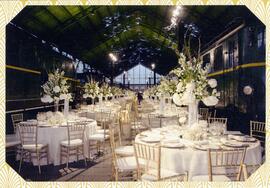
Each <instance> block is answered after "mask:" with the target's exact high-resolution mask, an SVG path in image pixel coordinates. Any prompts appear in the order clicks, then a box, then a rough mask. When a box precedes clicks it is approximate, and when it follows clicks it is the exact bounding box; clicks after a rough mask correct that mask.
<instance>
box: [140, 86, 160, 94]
mask: <svg viewBox="0 0 270 188" xmlns="http://www.w3.org/2000/svg"><path fill="white" fill-rule="evenodd" d="M144 95H145V96H160V95H161V92H160V91H159V90H158V86H153V87H150V88H148V89H147V90H145V91H144Z"/></svg>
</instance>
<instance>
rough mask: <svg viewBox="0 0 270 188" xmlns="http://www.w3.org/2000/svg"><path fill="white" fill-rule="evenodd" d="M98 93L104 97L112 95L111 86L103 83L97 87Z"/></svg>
mask: <svg viewBox="0 0 270 188" xmlns="http://www.w3.org/2000/svg"><path fill="white" fill-rule="evenodd" d="M99 93H100V94H102V95H103V96H104V97H110V96H112V92H111V87H110V86H109V85H108V84H107V83H104V84H102V85H101V87H100V88H99Z"/></svg>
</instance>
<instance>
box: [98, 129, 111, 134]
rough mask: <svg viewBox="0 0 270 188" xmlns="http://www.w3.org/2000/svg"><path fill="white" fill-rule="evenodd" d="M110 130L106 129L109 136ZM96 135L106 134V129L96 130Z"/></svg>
mask: <svg viewBox="0 0 270 188" xmlns="http://www.w3.org/2000/svg"><path fill="white" fill-rule="evenodd" d="M109 132H110V131H109V129H105V134H109ZM96 134H104V129H99V130H96Z"/></svg>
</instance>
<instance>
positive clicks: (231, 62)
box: [227, 41, 235, 68]
mask: <svg viewBox="0 0 270 188" xmlns="http://www.w3.org/2000/svg"><path fill="white" fill-rule="evenodd" d="M234 49H235V41H230V42H229V62H228V65H227V68H231V67H233V65H234Z"/></svg>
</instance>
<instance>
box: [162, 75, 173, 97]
mask: <svg viewBox="0 0 270 188" xmlns="http://www.w3.org/2000/svg"><path fill="white" fill-rule="evenodd" d="M176 85H177V81H176V80H169V79H166V78H164V77H163V78H162V79H161V81H160V84H159V86H158V87H157V90H158V95H166V96H172V95H173V94H174V93H175V92H176Z"/></svg>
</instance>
